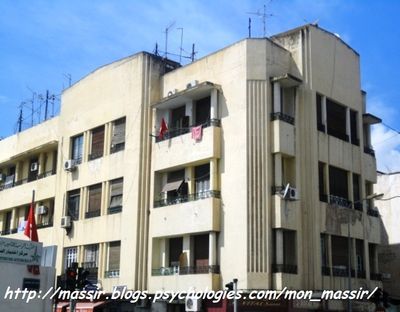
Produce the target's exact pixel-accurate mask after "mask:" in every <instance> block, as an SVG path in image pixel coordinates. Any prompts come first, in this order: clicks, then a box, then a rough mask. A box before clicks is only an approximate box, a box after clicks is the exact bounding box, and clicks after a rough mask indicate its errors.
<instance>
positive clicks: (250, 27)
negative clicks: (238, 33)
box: [249, 17, 251, 38]
mask: <svg viewBox="0 0 400 312" xmlns="http://www.w3.org/2000/svg"><path fill="white" fill-rule="evenodd" d="M249 38H251V18H250V17H249Z"/></svg>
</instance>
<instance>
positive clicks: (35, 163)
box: [31, 162, 39, 171]
mask: <svg viewBox="0 0 400 312" xmlns="http://www.w3.org/2000/svg"><path fill="white" fill-rule="evenodd" d="M38 168H39V164H38V163H37V162H33V163H31V171H37V170H38Z"/></svg>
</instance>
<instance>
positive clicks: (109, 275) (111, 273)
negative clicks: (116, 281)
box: [104, 270, 119, 278]
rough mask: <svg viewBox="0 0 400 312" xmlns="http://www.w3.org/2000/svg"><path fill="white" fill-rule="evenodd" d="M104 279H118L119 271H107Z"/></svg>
mask: <svg viewBox="0 0 400 312" xmlns="http://www.w3.org/2000/svg"><path fill="white" fill-rule="evenodd" d="M104 277H105V278H117V277H119V270H109V271H105V272H104Z"/></svg>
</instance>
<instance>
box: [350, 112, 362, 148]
mask: <svg viewBox="0 0 400 312" xmlns="http://www.w3.org/2000/svg"><path fill="white" fill-rule="evenodd" d="M357 130H358V129H357V112H356V111H353V110H352V109H351V110H350V134H351V137H350V138H351V144H354V145H357V146H358V145H360V141H359V140H358V131H357Z"/></svg>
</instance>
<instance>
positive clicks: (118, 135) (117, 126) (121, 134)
mask: <svg viewBox="0 0 400 312" xmlns="http://www.w3.org/2000/svg"><path fill="white" fill-rule="evenodd" d="M125 124H126V121H125V117H124V118H121V119H118V120H116V121H114V122H113V130H112V131H113V133H112V136H111V150H110V152H111V153H115V152H118V151H122V150H123V149H125Z"/></svg>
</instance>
